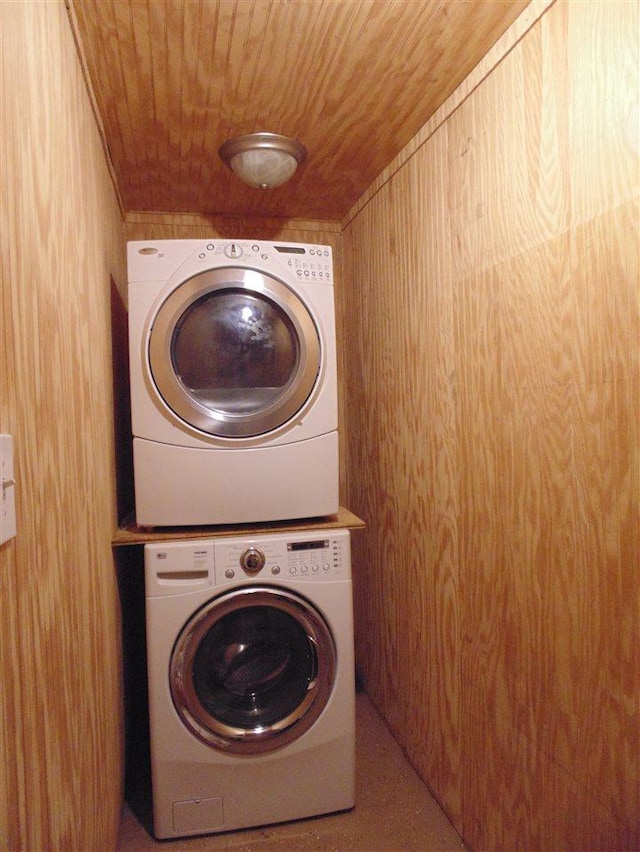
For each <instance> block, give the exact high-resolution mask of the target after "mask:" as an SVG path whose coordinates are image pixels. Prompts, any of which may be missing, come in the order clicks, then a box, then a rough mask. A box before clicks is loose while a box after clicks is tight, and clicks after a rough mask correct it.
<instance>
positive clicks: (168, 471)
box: [128, 240, 338, 526]
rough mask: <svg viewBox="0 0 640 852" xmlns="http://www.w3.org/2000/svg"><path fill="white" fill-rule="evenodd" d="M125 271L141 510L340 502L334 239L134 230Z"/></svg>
mask: <svg viewBox="0 0 640 852" xmlns="http://www.w3.org/2000/svg"><path fill="white" fill-rule="evenodd" d="M128 275H129V350H130V370H131V419H132V430H133V436H134V440H133V456H134V479H135V499H136V519H137V522H138V523H139V524H140V525H142V526H187V525H203V524H236V523H254V522H259V521H275V520H289V519H293V518H306V517H317V516H325V515H333V514H335V513H336V512H337V511H338V413H337V378H336V347H335V313H334V299H333V265H332V254H331V248H330V247H329V246H319V245H306V244H298V243H266V242H256V241H253V240H237V241H230V240H209V241H202V240H160V241H149V242H146V241H145V242H130V243H129V244H128Z"/></svg>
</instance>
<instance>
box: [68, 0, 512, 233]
mask: <svg viewBox="0 0 640 852" xmlns="http://www.w3.org/2000/svg"><path fill="white" fill-rule="evenodd" d="M527 3H528V0H469V1H468V2H465V0H72V7H71V13H72V19H73V20H74V25H75V27H76V32H77V36H78V41H79V44H80V49H81V51H82V53H83V54H84V57H85V62H86V66H87V72H88V75H89V78H90V81H91V85H92V87H93V90H94V93H95V98H96V102H97V107H98V110H99V113H100V115H101V120H102V123H103V126H104V135H105V141H106V145H107V147H108V150H109V154H110V157H111V160H112V163H113V167H114V172H115V175H116V180H117V183H118V188H119V191H120V194H121V197H122V201H123V205H124V208H125V210H126V211H127V212H129V211H157V212H175V213H201V214H209V215H226V216H248V215H251V216H260V217H278V218H302V219H323V220H329V221H338V220H340V219H341V218H342V217H343V216H344V215H345V214H346V213H347V212H348V210H349V209H350V208H351V206H352V205H353V204H354V203H355V202H356V201H357V200H358V198H359V197H360V196H361V195H362V193H363V192H364V190H365V189H366V188H367V187H368V186H369V184H370V183H371V182H372V181H373V180H374V179H375V178H376V177H377V176H378V175H379V174H380V172H381V171H382V170H383V169H384V168H385V167H386V166H387V165H388V164H389V163H390V162H391V160H392V159H393V158H394V157H395V156H396V154H397V153H398V152H399V151H400V150H401V149H402V148H403V146H404V145H405V144H406V143H407V142H408V141H409V140H410V139H411V137H412V136H413V135H414V134H415V133H416V132H417V131H418V130H419V129H420V127H421V126H422V125H423V124H424V123H425V122H426V121H427V119H428V118H429V117H430V116H431V115H432V114H433V112H434V111H435V110H436V109H437V108H438V107H439V106H440V105H441V104H442V103H443V101H445V100H446V98H447V97H448V96H449V95H450V94H451V93H452V92H453V91H454V89H455V88H456V87H457V86H458V84H459V83H460V82H461V81H462V80H463V79H464V78H465V77H466V75H467V74H468V73H469V71H471V69H472V68H473V67H474V66H475V65H476V64H477V63H478V62H479V61H480V59H481V58H482V57H483V56H484V54H485V53H486V52H487V51H488V50H489V49H490V48H491V46H492V45H493V44H494V43H495V42H496V41H497V39H498V38H499V37H500V36H501V35H502V33H503V32H504V31H505V30H506V29H507V28H508V27H509V25H510V24H511V23H512V22H513V20H514V19H515V18H516V17H517V16H518V14H520V12H521V11H522V10H523V9H524V8H525V7H526V6H527ZM256 130H267V131H271V132H274V133H282V134H284V135H286V136H292V137H294V138H297V139H299V140H300V141H301V142H302V143H303V144H304V145H305V146H306V148H307V150H308V158H307V160H306V162H305V163H304V164H303V166H302V167H301V168H300V169H299V170H298V172H297V173H296V175H295V176H294V177H293V178H292V180H291V181H290V182H289V183H287V184H285V185H284V186H282V187H279V188H277V189H272V190H267V191H261V190H256V189H252V188H251V187H247V186H245V185H244V184H242V183H241V182H240V181H239V179H238V178H237V177H235V176H234V175H233V174H232V173H231V172H230V171H229V170H228V169H227V167H226V166H225V165H224V164H223V163H222V162H221V161H220V159H219V157H218V153H217V152H218V148H219V146H220V145H221V144H222V142H224V141H225V139H229V138H232V137H234V136H239V135H241V134H244V133H250V132H252V131H256Z"/></svg>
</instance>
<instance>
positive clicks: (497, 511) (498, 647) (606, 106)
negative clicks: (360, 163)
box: [343, 0, 640, 850]
mask: <svg viewBox="0 0 640 852" xmlns="http://www.w3.org/2000/svg"><path fill="white" fill-rule="evenodd" d="M536 5H538V6H540V5H541V4H532V7H533V6H536ZM638 10H639V6H638V4H637V3H628V2H613V1H612V0H611V2H610V1H609V0H607V2H602V0H589V2H580V0H571V2H565V0H557V2H556V3H555V4H553V5H551V6H550V8H548V10H547V11H545V12H544V14H543V15H542V17H541V18H540V19H539V20H538V22H537V23H536V24H535V25H534V26H533V27H532V28H531V29H530V30H529V31H528V32H527V33H526V34H525V35H524V37H523V38H522V39H521V40H519V38H518V37H516V38H514V37H513V34H511V36H510V38H511V39H512V44H511V45H510V46H509V49H508V50H507V51H506V52H505V55H504V57H503V58H502V59H501V61H499V62H498V64H497V66H496V67H495V68H494V69H493V70H491V71H489V70H487V69H486V68H485V69H484V70H483V69H481V72H482V73H480V74H479V76H478V75H476V76H475V78H474V79H473V80H471V81H469V83H468V84H466V85H463V87H462V89H461V91H459V92H458V93H456V96H455V97H454V98H452V100H451V102H450V103H449V105H448V106H447V105H445V109H444V110H441V111H440V112H439V114H438V115H437V116H436V117H434V120H433V121H432V122H430V123H429V125H427V126H426V127H425V128H424V129H423V131H422V132H421V134H420V138H419V139H417V140H416V141H415V143H414V144H413V145H412V147H411V150H410V151H409V153H408V154H405V155H404V157H403V158H399V159H398V161H397V162H396V163H394V164H393V165H392V167H390V168H389V169H388V170H387V172H386V173H385V174H384V175H383V176H382V177H381V178H380V180H379V181H377V182H376V184H375V185H374V186H373V187H372V188H371V190H370V192H369V193H368V194H367V196H366V197H365V198H364V199H363V200H362V202H361V203H360V204H359V205H358V207H357V209H355V210H354V211H353V212H352V214H351V215H350V216H349V217H348V220H347V221H346V222H345V223H344V224H345V232H344V260H345V268H344V275H343V283H344V302H345V311H346V313H345V316H344V317H343V322H344V323H345V324H346V321H347V320H348V321H349V328H350V334H348V335H346V336H345V339H346V352H345V365H346V376H345V378H346V390H345V398H346V401H347V423H348V427H349V428H348V457H349V460H348V465H349V491H348V495H347V505H348V506H349V508H350V509H351V510H352V511H354V512H355V513H357V514H358V515H360V516H361V517H363V518H364V519H365V520H366V521H367V523H368V530H367V533H366V535H362V536H357V537H355V538H354V546H355V548H356V552H355V553H354V565H355V570H356V609H357V622H356V623H357V652H358V653H357V656H358V660H359V666H360V669H361V674H362V677H363V680H364V682H365V686H366V691H367V692H368V694H369V695H370V697H371V698H372V699H373V701H374V703H375V704H376V705H377V706H378V708H379V709H380V710H381V712H382V714H383V715H384V717H385V718H386V719H387V720H388V723H389V725H390V727H391V729H392V731H393V733H394V734H395V735H396V737H397V738H398V740H399V741H400V743H401V744H402V746H403V748H404V749H405V751H406V753H407V754H408V756H409V758H410V759H411V761H412V762H413V764H414V765H415V767H416V768H417V770H418V771H419V773H420V774H421V776H422V777H423V778H424V779H425V780H426V782H427V783H428V784H429V786H430V787H431V788H432V789H433V791H434V792H435V794H436V795H437V797H438V798H439V799H440V801H441V802H442V803H443V805H444V807H445V809H446V810H447V812H448V813H449V815H450V817H451V818H452V820H453V822H454V824H455V825H456V827H457V828H458V830H459V831H460V832H461V833H462V834H463V836H464V838H465V840H466V842H467V843H468V844H469V846H470V848H472V849H475V850H481V849H484V850H507V849H508V850H513V849H526V850H533V849H539V850H595V849H608V850H613V849H618V850H623V849H631V848H637V845H638V844H639V843H640V824H639V820H640V817H639V814H640V802H639V799H638V791H639V790H640V771H639V770H640V767H639V742H638V732H639V706H638V705H639V700H640V698H639V696H640V688H639V687H640V655H639V653H638V648H639V647H640V626H639V625H640V618H639V615H640V611H639V603H638V602H639V593H640V572H639V571H638V566H639V565H640V547H639V521H638V494H639V486H640V477H639V461H638V428H637V427H638V422H640V392H639V367H638V342H639V340H640V321H639V306H638V296H639V286H638V248H639V243H638V220H639V211H638V187H639V173H638V148H637V147H636V146H637V144H638V139H637V128H636V130H635V132H634V130H633V126H634V125H633V115H634V108H635V110H636V113H635V115H636V121H637V104H638V98H639V84H638V66H639V55H638ZM516 35H517V34H516ZM485 72H486V73H485Z"/></svg>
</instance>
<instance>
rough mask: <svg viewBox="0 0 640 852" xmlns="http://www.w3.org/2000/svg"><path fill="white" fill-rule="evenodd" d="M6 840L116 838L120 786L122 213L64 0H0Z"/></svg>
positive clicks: (2, 827) (1, 633)
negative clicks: (117, 432)
mask: <svg viewBox="0 0 640 852" xmlns="http://www.w3.org/2000/svg"><path fill="white" fill-rule="evenodd" d="M0 14H1V16H2V22H1V23H2V96H1V109H2V122H1V124H2V157H1V158H0V163H1V166H0V168H1V172H0V177H1V184H2V208H1V227H2V301H1V313H0V316H1V321H2V335H1V339H2V355H1V357H0V383H1V388H0V390H1V392H0V428H1V430H2V432H9V433H11V434H13V436H14V442H15V450H16V458H15V474H16V480H17V488H16V496H17V528H18V536H17V538H15V539H13V540H11V541H10V542H8V543H6V544H4V545H2V546H1V547H0V599H1V601H2V606H1V611H2V617H1V621H0V644H1V646H2V654H1V664H0V665H1V672H2V689H1V690H0V694H1V696H2V699H1V714H0V715H1V719H2V740H1V742H0V754H1V766H2V768H1V776H0V790H1V802H2V805H1V808H2V810H1V816H0V819H1V824H0V847H1V848H2V849H6V850H18V849H21V850H22V849H24V850H34V852H35V850H81V849H82V850H98V849H100V850H107V849H113V848H115V844H116V837H117V831H118V824H119V817H120V807H121V797H122V750H123V744H122V734H121V731H122V722H121V687H120V682H121V673H120V638H119V636H120V631H119V615H118V613H119V609H118V597H117V588H116V577H115V571H114V568H113V561H112V553H111V546H110V542H111V537H112V534H113V530H114V526H115V511H116V510H115V481H114V450H113V426H112V423H113V401H112V387H111V378H110V376H111V328H110V281H111V277H112V276H113V278H114V279H115V281H116V282H118V284H119V285H120V286H122V285H123V284H124V281H125V269H124V235H123V225H122V217H121V214H120V211H119V207H118V204H117V201H116V197H115V193H114V190H113V187H112V184H111V180H110V176H109V172H108V170H107V167H106V164H105V158H104V154H103V149H102V145H101V142H100V138H99V135H98V132H97V128H96V123H95V119H94V115H93V113H92V110H91V106H90V102H89V99H88V97H87V92H86V89H85V85H84V81H83V78H82V74H81V72H80V69H79V65H78V60H77V55H76V50H75V46H74V43H73V38H72V35H71V28H70V26H69V22H68V20H67V15H66V11H65V7H64V4H63V3H62V2H53V3H52V2H36V0H32V2H13V3H6V2H5V3H0Z"/></svg>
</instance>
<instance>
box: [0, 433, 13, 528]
mask: <svg viewBox="0 0 640 852" xmlns="http://www.w3.org/2000/svg"><path fill="white" fill-rule="evenodd" d="M0 478H1V479H2V512H1V513H0V544H4V543H5V541H9V539H10V538H13V537H14V536H15V534H16V483H15V480H14V478H13V438H12V437H11V435H0Z"/></svg>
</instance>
